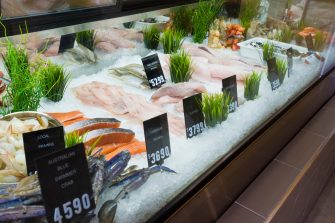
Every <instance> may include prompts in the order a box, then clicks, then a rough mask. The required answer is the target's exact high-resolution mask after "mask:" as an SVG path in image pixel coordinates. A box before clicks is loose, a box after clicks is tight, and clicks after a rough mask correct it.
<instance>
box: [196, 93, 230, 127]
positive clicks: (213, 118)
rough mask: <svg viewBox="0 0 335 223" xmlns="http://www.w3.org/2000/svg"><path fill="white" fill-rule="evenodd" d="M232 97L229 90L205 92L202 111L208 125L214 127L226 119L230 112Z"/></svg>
mask: <svg viewBox="0 0 335 223" xmlns="http://www.w3.org/2000/svg"><path fill="white" fill-rule="evenodd" d="M231 102H232V98H231V96H230V94H229V93H228V92H223V93H215V94H203V96H202V112H203V114H204V118H205V122H206V125H207V126H208V127H214V126H216V125H217V124H220V123H222V122H223V121H225V120H226V119H227V117H228V114H229V105H230V104H231Z"/></svg>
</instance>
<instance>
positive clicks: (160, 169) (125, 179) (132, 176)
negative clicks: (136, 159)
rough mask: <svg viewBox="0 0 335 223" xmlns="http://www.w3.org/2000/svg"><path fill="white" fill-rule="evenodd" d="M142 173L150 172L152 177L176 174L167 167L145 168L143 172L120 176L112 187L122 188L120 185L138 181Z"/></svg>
mask: <svg viewBox="0 0 335 223" xmlns="http://www.w3.org/2000/svg"><path fill="white" fill-rule="evenodd" d="M141 172H149V173H150V175H152V174H155V173H162V172H166V173H176V172H175V171H174V170H171V169H170V168H168V167H165V166H153V167H149V168H144V169H141V170H135V171H133V172H131V173H129V174H126V175H123V176H120V177H118V178H117V179H115V180H114V181H113V182H112V185H111V186H120V185H125V184H127V183H129V182H132V181H133V179H136V178H137V177H138V175H139V174H141Z"/></svg>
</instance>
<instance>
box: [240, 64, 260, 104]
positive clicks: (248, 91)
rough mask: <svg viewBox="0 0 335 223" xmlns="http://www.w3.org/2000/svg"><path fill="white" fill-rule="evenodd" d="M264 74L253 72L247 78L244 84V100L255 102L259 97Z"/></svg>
mask: <svg viewBox="0 0 335 223" xmlns="http://www.w3.org/2000/svg"><path fill="white" fill-rule="evenodd" d="M261 79H262V74H259V73H257V72H255V71H254V72H252V74H251V75H249V76H247V77H246V79H245V84H244V98H245V99H247V100H254V99H256V98H257V97H258V93H259V86H260V83H261Z"/></svg>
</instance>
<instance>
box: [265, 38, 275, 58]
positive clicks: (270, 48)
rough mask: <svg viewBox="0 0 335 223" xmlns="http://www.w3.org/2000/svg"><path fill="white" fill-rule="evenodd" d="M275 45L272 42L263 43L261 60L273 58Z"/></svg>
mask: <svg viewBox="0 0 335 223" xmlns="http://www.w3.org/2000/svg"><path fill="white" fill-rule="evenodd" d="M274 53H275V47H274V45H273V44H272V43H270V42H266V43H264V45H263V61H268V60H270V59H272V58H274V55H275V54H274Z"/></svg>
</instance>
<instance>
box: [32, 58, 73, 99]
mask: <svg viewBox="0 0 335 223" xmlns="http://www.w3.org/2000/svg"><path fill="white" fill-rule="evenodd" d="M37 72H38V73H39V75H40V76H41V79H42V89H43V95H44V96H45V97H46V98H48V99H49V100H51V101H54V102H58V101H60V100H62V99H63V95H64V93H65V90H66V87H67V85H68V83H69V77H70V76H69V74H67V73H66V72H65V70H64V69H63V67H62V66H59V65H55V64H52V63H48V64H47V65H46V66H42V67H40V69H39V70H38V71H37Z"/></svg>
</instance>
